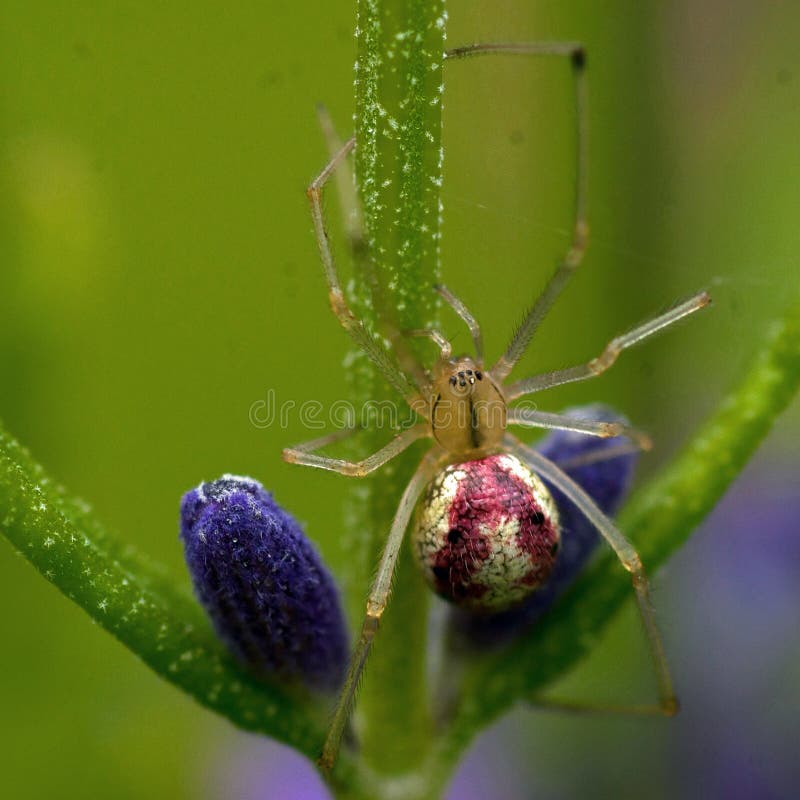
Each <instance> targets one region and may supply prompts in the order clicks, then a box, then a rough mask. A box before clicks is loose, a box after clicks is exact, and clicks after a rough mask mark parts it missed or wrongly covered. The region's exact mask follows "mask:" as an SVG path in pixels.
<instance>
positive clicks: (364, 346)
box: [306, 137, 426, 413]
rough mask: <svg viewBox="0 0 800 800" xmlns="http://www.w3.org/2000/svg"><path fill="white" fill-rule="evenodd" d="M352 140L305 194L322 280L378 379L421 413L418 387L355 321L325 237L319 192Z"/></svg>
mask: <svg viewBox="0 0 800 800" xmlns="http://www.w3.org/2000/svg"><path fill="white" fill-rule="evenodd" d="M355 143H356V140H355V137H353V138H351V139H349V140H348V141H347V142H345V144H344V145H343V146H342V147H341V149H340V150H339V151H338V152H337V153H336V154H335V155H334V156H333V158H332V159H331V160H330V162H329V163H328V165H327V166H326V167H325V169H323V170H322V172H320V174H319V175H318V176H317V177H316V178H315V179H314V180H313V181H312V182H311V185H310V186H309V187H308V189H307V191H306V195H307V196H308V200H309V202H310V203H311V218H312V220H313V222H314V232H315V234H316V237H317V244H318V245H319V252H320V257H321V259H322V266H323V268H324V271H325V278H326V280H327V282H328V298H329V300H330V304H331V309H332V310H333V313H334V314H335V315H336V317H337V318H338V320H339V322H340V323H341V324H342V327H343V328H344V329H345V330H346V331H347V332H348V333H349V334H350V337H351V338H352V339H353V341H354V342H355V343H356V344H357V345H358V346H359V347H360V348H361V350H363V351H364V353H366V355H367V357H368V358H369V359H370V361H372V363H373V364H374V365H375V366H376V367H377V368H378V370H379V371H380V373H381V375H383V377H384V378H385V379H386V380H387V382H388V383H389V385H390V386H392V387H393V388H394V389H396V390H397V391H398V392H399V393H400V394H401V395H402V396H403V397H404V398H405V400H406V402H407V403H408V404H409V405H410V406H411V408H413V409H415V410H419V411H420V413H424V409H425V407H426V406H425V402H424V400H423V399H422V396H421V394H420V389H421V388H422V386H421V385H415V383H414V382H413V381H411V380H410V379H409V378H408V376H407V375H406V374H405V373H404V372H403V371H402V370H401V369H400V367H399V366H398V365H397V364H396V363H395V361H394V359H393V358H392V357H391V356H390V354H389V353H388V352H387V350H386V348H385V347H384V346H383V344H382V343H381V342H380V341H379V340H378V339H377V338H376V337H375V336H374V335H373V334H372V333H371V332H370V331H369V330H367V328H366V327H365V326H364V323H363V322H362V321H361V320H360V319H358V318H357V317H356V316H355V315H354V314H353V312H352V311H351V310H350V307H349V306H348V304H347V301H346V300H345V296H344V292H343V291H342V287H341V284H340V282H339V275H338V273H337V270H336V264H335V262H334V259H333V253H332V252H331V248H330V243H329V242H328V233H327V230H326V228H325V214H324V212H323V210H322V189H323V187H324V186H325V184H326V183H327V182H328V180H329V179H330V177H331V175H332V174H333V173H334V171H335V170H336V168H337V166H339V164H340V163H341V162H342V161H343V160H344V159H345V158H346V157H347V155H348V154H349V153H350V151H351V150H352V149H353V147H355Z"/></svg>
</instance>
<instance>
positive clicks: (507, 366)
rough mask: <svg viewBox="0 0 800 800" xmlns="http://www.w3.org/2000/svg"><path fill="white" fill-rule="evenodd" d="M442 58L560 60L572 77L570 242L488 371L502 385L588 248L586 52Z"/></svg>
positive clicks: (543, 46) (475, 48)
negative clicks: (572, 204)
mask: <svg viewBox="0 0 800 800" xmlns="http://www.w3.org/2000/svg"><path fill="white" fill-rule="evenodd" d="M445 55H446V60H447V61H452V60H454V59H461V58H468V57H471V56H479V55H524V56H561V57H566V58H568V59H569V60H570V62H571V64H572V72H573V75H574V76H575V122H576V149H577V154H576V160H577V167H576V175H575V216H574V221H573V226H572V238H571V240H570V245H569V249H568V250H567V253H566V255H565V256H564V258H563V259H562V260H561V262H560V263H559V265H558V266H557V268H556V271H555V272H554V273H553V275H552V276H551V278H550V280H549V281H548V282H547V285H546V286H545V287H544V290H543V291H542V293H541V294H540V295H539V297H538V298H537V299H536V301H535V302H534V304H533V305H532V306H531V308H530V310H529V311H528V313H527V314H526V316H525V319H524V320H523V322H522V324H521V325H520V326H519V328H517V330H516V332H515V333H514V336H513V337H512V339H511V342H510V344H509V345H508V348H507V349H506V352H505V353H504V354H503V355H502V356H501V357H500V358H499V359H498V361H497V363H496V364H495V365H494V366H493V367H492V368H491V372H492V374H493V375H494V376H495V379H496V380H498V381H502V380H503V379H504V378H505V377H506V376H507V375H508V374H509V372H511V370H512V369H513V368H514V365H515V364H516V363H517V361H519V359H520V358H521V357H522V354H523V353H524V352H525V349H526V348H527V346H528V344H529V342H530V340H531V338H532V337H533V334H534V333H535V332H536V329H537V328H538V327H539V324H540V323H541V321H542V320H543V319H544V317H545V315H546V314H547V312H548V311H549V310H550V308H551V306H552V305H553V303H554V302H555V301H556V298H557V297H558V296H559V295H560V294H561V292H562V290H563V289H564V287H565V286H566V284H567V282H568V281H569V279H570V278H571V277H572V274H573V273H574V272H575V270H576V269H577V268H578V266H579V265H580V263H581V261H583V255H584V253H585V252H586V247H587V245H588V241H589V224H588V222H587V219H586V197H587V189H588V172H589V169H588V167H589V117H588V113H587V108H588V90H587V85H586V51H585V50H584V47H583V45H582V44H580V43H579V42H527V43H499V44H473V45H467V46H466V47H457V48H455V49H454V50H448V51H447V53H446V54H445Z"/></svg>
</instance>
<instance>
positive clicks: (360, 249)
mask: <svg viewBox="0 0 800 800" xmlns="http://www.w3.org/2000/svg"><path fill="white" fill-rule="evenodd" d="M317 119H318V120H319V126H320V128H321V129H322V135H323V137H324V138H325V144H326V145H327V147H328V155H329V157H330V158H334V157H335V156H336V154H337V153H338V152H339V151H340V150H341V149H342V145H343V144H344V143H343V142H342V139H341V137H340V136H339V134H338V133H337V131H336V128H335V126H334V124H333V120H332V119H331V115H330V114H329V113H328V109H327V108H326V107H325V106H324V105H322V104H321V103H320V104H319V105H318V106H317ZM335 180H336V194H337V195H338V196H339V205H340V207H341V212H342V223H343V228H344V230H345V233H346V235H347V240H348V241H349V243H350V251H351V252H352V253H353V256H354V257H355V258H360V257H362V255H363V254H364V253H365V252H366V235H365V231H364V217H363V215H362V213H361V204H360V203H359V202H358V195H357V194H356V182H355V178H354V175H353V170H352V169H351V168H350V163H349V162H348V160H347V159H346V158H343V159H342V161H341V163H340V165H339V168H338V169H337V170H336V173H335Z"/></svg>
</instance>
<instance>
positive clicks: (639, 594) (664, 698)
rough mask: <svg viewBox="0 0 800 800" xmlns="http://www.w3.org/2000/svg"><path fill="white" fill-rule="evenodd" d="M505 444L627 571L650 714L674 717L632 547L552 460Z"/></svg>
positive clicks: (511, 441) (646, 589) (514, 442)
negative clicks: (651, 695)
mask: <svg viewBox="0 0 800 800" xmlns="http://www.w3.org/2000/svg"><path fill="white" fill-rule="evenodd" d="M505 441H506V443H507V445H508V447H509V448H510V449H511V451H512V452H514V453H515V454H516V455H517V456H518V457H520V458H522V459H524V460H525V461H526V462H527V463H528V464H529V465H530V466H531V468H532V469H533V470H534V471H535V472H537V473H539V475H541V477H543V478H544V479H545V480H547V481H548V482H550V483H551V484H552V485H553V486H555V487H557V488H558V489H560V490H561V491H562V492H563V493H564V494H565V495H566V496H567V497H568V498H569V499H570V500H571V501H572V502H573V503H574V504H575V505H576V506H577V507H578V508H579V509H580V510H581V512H582V513H583V514H584V515H585V516H586V517H587V519H588V520H589V521H590V522H591V523H592V524H593V525H594V526H595V527H596V528H597V530H598V531H599V532H600V534H601V535H602V536H603V538H604V539H605V540H606V541H607V542H608V544H609V545H611V548H612V549H613V550H614V552H615V553H616V554H617V557H618V558H619V560H620V561H621V562H622V566H623V567H625V569H626V570H627V571H628V572H630V574H631V581H632V583H633V588H634V591H635V593H636V603H637V605H638V607H639V614H640V616H641V619H642V623H643V624H644V629H645V634H646V636H647V644H648V646H649V649H650V655H651V656H652V659H653V665H654V667H655V672H656V679H657V681H658V696H659V704H658V706H657V707H652V711H653V712H654V713H661V714H664V715H666V716H673V715H675V714H676V713H677V712H678V708H679V706H678V700H677V698H676V697H675V692H674V690H673V687H672V678H671V677H670V674H669V667H668V666H667V659H666V656H665V655H664V645H663V643H662V641H661V635H660V634H659V632H658V627H657V625H656V619H655V613H654V611H653V605H652V603H651V601H650V583H649V581H648V580H647V576H646V575H645V572H644V567H643V566H642V561H641V559H640V558H639V554H638V553H637V552H636V550H635V549H634V547H633V545H631V543H630V542H629V541H628V540H627V539H626V538H625V537H624V536H623V535H622V533H621V532H620V531H619V530H618V529H617V527H616V526H615V525H614V523H613V522H612V521H611V520H610V519H609V518H608V517H607V516H606V515H605V514H604V513H603V512H602V511H601V510H600V509H599V508H598V507H597V505H596V504H595V502H594V501H593V500H592V498H591V497H589V495H588V494H586V492H585V491H584V490H583V489H582V488H581V487H580V486H578V484H577V483H575V481H573V480H572V478H570V477H569V476H568V475H567V474H565V473H564V472H563V471H562V470H561V469H560V468H559V467H557V466H556V465H555V464H554V463H553V462H552V461H550V460H549V459H547V458H545V457H544V456H543V455H541V454H540V453H537V452H536V450H534V449H533V448H531V447H526V446H525V445H524V444H522V442H520V441H519V440H518V439H516V438H515V437H513V436H511V435H509V434H507V435H506V437H505ZM544 702H545V704H546V703H547V701H544ZM553 705H554V706H556V707H557V706H558V705H559V701H553ZM561 705H562V706H563V705H569V704H561ZM634 708H635V711H636V712H638V713H643V712H645V710H646V709H650V707H645V706H639V707H634ZM619 710H627V709H619Z"/></svg>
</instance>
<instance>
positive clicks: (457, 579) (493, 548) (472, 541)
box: [412, 454, 560, 612]
mask: <svg viewBox="0 0 800 800" xmlns="http://www.w3.org/2000/svg"><path fill="white" fill-rule="evenodd" d="M559 541H560V530H559V521H558V511H557V509H556V506H555V503H554V502H553V498H552V496H551V495H550V492H549V491H548V490H547V487H545V485H544V484H543V483H542V481H541V480H540V479H539V478H538V477H537V476H536V475H535V474H534V473H533V472H531V470H530V469H529V468H528V467H527V466H525V465H524V464H523V463H522V462H521V461H520V460H519V459H518V458H516V457H514V456H511V455H505V454H504V455H494V456H488V457H486V458H481V459H478V460H475V461H466V462H464V463H461V464H452V465H450V466H448V467H446V468H445V469H443V470H442V471H441V472H440V473H439V474H438V475H437V476H436V477H435V478H434V480H433V481H432V482H431V483H430V485H429V486H428V488H427V491H426V493H425V496H424V498H423V502H422V503H421V505H420V509H419V512H418V515H417V522H416V526H415V529H414V534H413V541H412V546H413V548H414V554H415V556H416V559H417V561H418V563H419V565H420V567H421V569H422V571H423V574H424V575H425V577H426V579H427V581H428V583H429V584H430V585H431V586H432V588H433V589H434V591H436V593H437V594H439V595H440V596H442V597H444V598H445V599H447V600H450V601H452V602H455V603H457V604H459V605H461V606H464V607H466V608H469V609H473V610H476V611H485V612H495V611H501V610H503V609H506V608H509V607H511V606H514V605H516V604H518V603H520V602H521V601H522V600H524V599H525V598H526V597H527V596H528V595H529V594H531V592H533V591H535V590H536V589H537V588H538V587H539V586H541V585H542V584H543V583H545V582H546V581H547V579H548V577H549V575H550V572H551V571H552V569H553V566H554V564H555V560H556V557H557V554H558V548H559Z"/></svg>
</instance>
